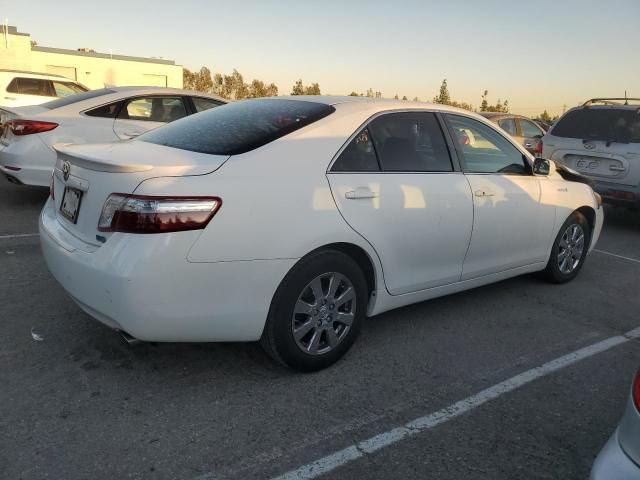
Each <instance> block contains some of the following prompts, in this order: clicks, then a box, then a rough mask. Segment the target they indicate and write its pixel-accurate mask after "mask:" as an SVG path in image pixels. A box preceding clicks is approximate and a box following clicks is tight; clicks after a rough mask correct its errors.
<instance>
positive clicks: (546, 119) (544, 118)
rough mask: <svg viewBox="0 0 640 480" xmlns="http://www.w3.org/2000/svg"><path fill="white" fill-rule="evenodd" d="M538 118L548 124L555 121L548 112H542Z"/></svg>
mask: <svg viewBox="0 0 640 480" xmlns="http://www.w3.org/2000/svg"><path fill="white" fill-rule="evenodd" d="M538 118H539V119H540V120H542V121H543V122H547V123H551V122H552V120H553V118H551V115H549V112H547V111H546V110H545V111H544V112H542V113H541V114H540V116H539V117H538Z"/></svg>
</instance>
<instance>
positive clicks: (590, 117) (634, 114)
mask: <svg viewBox="0 0 640 480" xmlns="http://www.w3.org/2000/svg"><path fill="white" fill-rule="evenodd" d="M551 135H554V136H556V137H565V138H578V139H581V140H601V141H605V142H619V143H640V111H638V109H633V110H632V109H622V108H619V109H616V108H580V109H577V110H572V111H570V112H568V113H567V114H566V115H565V116H563V117H562V118H561V119H560V120H558V123H556V125H555V126H554V127H553V129H552V130H551Z"/></svg>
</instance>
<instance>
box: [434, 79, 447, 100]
mask: <svg viewBox="0 0 640 480" xmlns="http://www.w3.org/2000/svg"><path fill="white" fill-rule="evenodd" d="M433 103H440V104H442V105H451V95H449V87H448V86H447V79H446V78H445V79H444V80H442V85H440V93H439V94H438V96H436V97H433Z"/></svg>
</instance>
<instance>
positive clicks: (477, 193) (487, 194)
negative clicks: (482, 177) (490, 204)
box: [474, 190, 494, 197]
mask: <svg viewBox="0 0 640 480" xmlns="http://www.w3.org/2000/svg"><path fill="white" fill-rule="evenodd" d="M474 195H475V196H476V197H493V195H494V193H493V192H490V191H488V190H476V191H475V192H474Z"/></svg>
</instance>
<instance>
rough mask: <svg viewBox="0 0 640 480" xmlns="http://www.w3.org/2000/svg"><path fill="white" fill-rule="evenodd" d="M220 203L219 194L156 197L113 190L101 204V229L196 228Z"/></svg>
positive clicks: (162, 230) (158, 230)
mask: <svg viewBox="0 0 640 480" xmlns="http://www.w3.org/2000/svg"><path fill="white" fill-rule="evenodd" d="M221 205H222V200H221V199H220V198H218V197H156V196H148V195H126V194H122V193H112V194H111V195H109V198H107V201H106V202H105V203H104V206H103V207H102V213H101V214H100V220H99V222H98V230H100V231H101V232H125V233H166V232H181V231H185V230H199V229H202V228H204V227H206V226H207V224H208V223H209V220H211V218H212V217H213V216H214V215H215V214H216V212H217V211H218V210H219V209H220V206H221Z"/></svg>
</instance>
